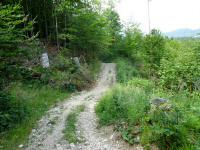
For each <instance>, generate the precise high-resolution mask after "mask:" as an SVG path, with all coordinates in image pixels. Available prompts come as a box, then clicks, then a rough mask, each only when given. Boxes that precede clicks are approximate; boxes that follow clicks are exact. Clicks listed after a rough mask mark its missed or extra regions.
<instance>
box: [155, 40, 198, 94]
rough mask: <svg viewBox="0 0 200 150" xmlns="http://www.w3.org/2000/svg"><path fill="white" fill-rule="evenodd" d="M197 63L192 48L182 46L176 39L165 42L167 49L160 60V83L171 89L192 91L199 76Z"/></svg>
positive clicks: (195, 54)
mask: <svg viewBox="0 0 200 150" xmlns="http://www.w3.org/2000/svg"><path fill="white" fill-rule="evenodd" d="M199 73H200V69H199V63H198V58H197V53H196V52H195V50H194V49H191V48H187V47H183V45H182V44H181V43H180V42H179V43H178V42H177V41H170V42H168V44H167V51H166V52H165V55H164V57H163V59H162V61H161V67H160V71H159V74H160V84H161V85H162V86H163V87H164V88H168V89H172V90H176V91H178V90H185V89H188V90H190V91H193V90H194V89H195V86H194V85H195V82H196V81H197V80H198V78H199Z"/></svg>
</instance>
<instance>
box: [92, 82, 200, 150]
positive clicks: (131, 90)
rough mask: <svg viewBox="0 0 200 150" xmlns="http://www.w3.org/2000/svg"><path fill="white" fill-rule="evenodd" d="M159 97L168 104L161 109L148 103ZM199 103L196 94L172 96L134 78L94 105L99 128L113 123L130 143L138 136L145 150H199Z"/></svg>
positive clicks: (115, 88) (118, 86) (199, 98)
mask: <svg viewBox="0 0 200 150" xmlns="http://www.w3.org/2000/svg"><path fill="white" fill-rule="evenodd" d="M158 97H163V98H167V99H169V101H168V102H167V103H166V104H163V105H160V106H155V105H153V104H151V99H152V98H158ZM199 100H200V95H199V93H193V94H192V95H191V94H189V93H187V92H186V91H184V92H181V93H176V94H173V93H169V92H166V91H163V90H160V89H159V88H158V87H157V88H156V87H155V86H154V84H153V83H152V82H151V81H148V80H146V79H140V78H134V79H132V80H130V81H129V82H128V84H126V85H117V86H116V87H114V88H113V89H112V90H111V91H109V92H108V93H107V94H106V95H105V96H104V97H103V98H102V99H101V101H100V102H99V104H98V105H97V107H96V113H97V116H98V117H99V121H100V124H101V125H110V124H113V125H114V126H116V127H117V129H118V130H119V131H120V132H121V135H122V138H123V139H124V140H126V141H128V142H129V143H131V144H134V142H135V141H136V140H135V139H136V138H137V137H138V136H139V137H140V139H139V142H140V143H141V144H142V145H143V146H144V147H145V148H146V149H151V144H156V145H157V146H158V147H159V148H160V149H161V150H169V149H170V150H177V149H184V150H187V149H191V150H198V149H199V147H200V117H199V114H200V109H199V105H200V101H199ZM137 142H138V140H137Z"/></svg>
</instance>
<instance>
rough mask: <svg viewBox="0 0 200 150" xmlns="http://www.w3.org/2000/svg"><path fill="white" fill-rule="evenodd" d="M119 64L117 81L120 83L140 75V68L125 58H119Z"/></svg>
mask: <svg viewBox="0 0 200 150" xmlns="http://www.w3.org/2000/svg"><path fill="white" fill-rule="evenodd" d="M116 64H117V81H118V82H119V83H126V82H127V81H129V80H130V79H132V78H133V77H137V76H139V72H138V70H137V69H136V68H135V66H134V64H133V63H132V62H131V61H130V60H128V59H125V58H118V59H117V60H116Z"/></svg>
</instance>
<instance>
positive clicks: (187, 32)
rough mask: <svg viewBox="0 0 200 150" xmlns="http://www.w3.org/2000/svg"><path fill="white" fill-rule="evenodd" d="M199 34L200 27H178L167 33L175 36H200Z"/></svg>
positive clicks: (169, 35)
mask: <svg viewBox="0 0 200 150" xmlns="http://www.w3.org/2000/svg"><path fill="white" fill-rule="evenodd" d="M198 34H200V29H197V30H192V29H177V30H175V31H172V32H167V33H165V35H166V36H168V37H174V38H187V37H199V36H200V35H198Z"/></svg>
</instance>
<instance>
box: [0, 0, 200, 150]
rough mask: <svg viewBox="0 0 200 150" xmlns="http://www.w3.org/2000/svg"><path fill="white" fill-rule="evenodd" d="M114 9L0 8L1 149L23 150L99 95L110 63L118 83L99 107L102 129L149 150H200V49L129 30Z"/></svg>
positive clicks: (12, 2)
mask: <svg viewBox="0 0 200 150" xmlns="http://www.w3.org/2000/svg"><path fill="white" fill-rule="evenodd" d="M102 3H106V6H103V5H102ZM115 3H116V2H115V1H112V0H108V1H103V2H102V1H101V0H6V1H3V2H0V149H3V150H17V149H21V148H24V145H26V144H24V143H26V142H27V141H28V136H29V135H30V133H31V131H32V129H34V128H35V127H36V126H37V122H38V121H39V120H40V119H41V118H42V116H44V115H45V114H46V113H47V111H48V110H49V109H50V108H52V107H54V106H56V105H57V104H58V103H62V102H64V101H65V100H66V99H67V98H70V97H71V96H72V95H73V94H74V93H77V92H81V91H83V90H90V89H91V88H93V87H94V86H95V84H96V82H97V79H98V74H99V73H100V70H101V63H102V62H104V63H111V62H112V63H115V64H116V80H117V83H116V84H115V85H114V86H113V87H111V88H110V89H109V90H108V91H107V92H106V93H105V94H104V95H103V97H101V98H100V100H99V102H98V104H97V105H96V106H95V113H96V115H97V117H98V120H99V121H98V123H99V126H100V127H105V126H113V127H114V130H115V131H117V132H119V133H120V135H121V138H122V139H123V140H124V141H126V143H128V144H130V145H135V144H140V145H142V147H143V148H144V149H146V150H151V149H152V147H154V146H156V147H157V148H158V149H160V150H177V149H178V150H198V149H199V148H200V116H199V115H200V107H199V105H200V93H199V90H200V76H199V75H200V67H199V65H200V39H198V38H184V39H181V38H180V39H173V38H169V37H167V36H165V35H163V34H162V32H161V31H159V30H158V29H152V30H151V32H150V33H148V34H146V33H143V32H142V31H141V30H140V28H139V26H138V25H137V24H135V23H129V24H126V25H124V24H123V23H122V22H121V21H120V17H119V14H118V13H117V11H116V10H115V8H114V6H115ZM44 53H46V54H48V58H49V63H50V65H49V67H43V66H42V64H41V57H42V54H44ZM74 58H78V60H79V63H80V64H78V65H77V63H76V62H75V61H74ZM156 100H158V101H156ZM162 100H163V101H164V102H161V101H162ZM155 103H156V104H155ZM157 103H159V104H157ZM160 103H161V104H160ZM82 111H84V110H82ZM78 112H79V111H78ZM80 113H81V111H80ZM76 116H77V114H76V113H75V114H73V115H71V117H72V119H71V120H73V121H74V122H76V119H75V118H76ZM73 117H75V118H73ZM52 124H53V123H52ZM69 130H75V126H74V125H73V124H72V129H69ZM69 130H66V131H65V132H67V133H66V134H68V132H69V133H70V132H71V131H69ZM69 136H70V135H69ZM68 141H70V140H68ZM72 141H74V140H72ZM22 143H23V145H22V146H21V144H22Z"/></svg>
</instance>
